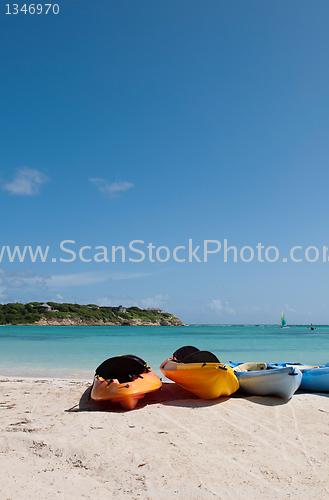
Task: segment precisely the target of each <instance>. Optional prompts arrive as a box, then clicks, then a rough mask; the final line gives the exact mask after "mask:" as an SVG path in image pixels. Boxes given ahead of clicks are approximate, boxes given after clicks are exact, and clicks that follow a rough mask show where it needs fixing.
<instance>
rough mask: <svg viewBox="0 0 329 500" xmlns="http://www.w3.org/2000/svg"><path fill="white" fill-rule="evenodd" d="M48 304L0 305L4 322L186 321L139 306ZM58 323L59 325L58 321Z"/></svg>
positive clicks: (23, 323)
mask: <svg viewBox="0 0 329 500" xmlns="http://www.w3.org/2000/svg"><path fill="white" fill-rule="evenodd" d="M46 304H47V305H48V306H49V310H47V307H42V303H41V302H29V303H28V304H21V303H18V302H15V303H9V304H0V324H1V325H26V324H34V323H38V322H44V321H46V322H47V323H55V322H58V323H60V324H61V323H63V324H67V321H70V323H74V322H77V323H79V324H104V323H105V324H106V323H107V324H108V323H112V324H117V325H125V324H127V325H130V324H143V323H148V324H150V323H152V324H168V325H182V324H183V323H182V322H181V321H180V320H179V319H178V318H177V317H176V316H174V315H173V314H170V313H164V312H159V311H157V310H156V309H154V310H152V309H139V308H138V307H127V308H126V312H119V311H118V310H116V309H112V308H110V307H102V306H97V305H96V304H88V305H80V304H69V303H62V304H58V303H56V302H47V303H46ZM58 323H56V324H58Z"/></svg>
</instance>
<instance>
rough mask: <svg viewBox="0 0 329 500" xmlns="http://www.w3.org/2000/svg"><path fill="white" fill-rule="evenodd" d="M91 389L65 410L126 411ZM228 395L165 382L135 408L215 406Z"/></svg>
mask: <svg viewBox="0 0 329 500" xmlns="http://www.w3.org/2000/svg"><path fill="white" fill-rule="evenodd" d="M90 391H91V386H90V387H88V389H86V391H85V392H84V393H83V395H82V396H81V398H80V401H79V403H77V404H76V405H74V406H73V407H72V408H69V409H67V410H65V411H67V412H85V411H100V412H111V413H124V412H126V411H127V410H124V409H123V408H122V406H121V405H120V404H119V403H112V402H111V401H101V402H100V401H93V400H92V399H90V398H89V394H90ZM230 397H231V398H235V399H245V400H248V401H251V402H253V403H255V404H260V405H264V406H280V405H284V404H286V403H287V400H284V399H280V398H275V397H265V396H250V395H246V394H244V393H242V392H240V391H238V392H236V393H235V394H232V396H230ZM230 397H228V396H223V397H220V398H217V399H212V400H206V399H200V398H199V397H198V396H195V395H194V394H192V393H191V392H188V391H186V390H185V389H183V388H182V387H180V386H179V385H177V384H174V383H172V382H164V383H163V385H162V388H161V390H159V391H156V392H151V393H149V394H146V395H145V396H144V397H143V398H142V399H140V400H139V401H138V403H137V406H136V408H134V410H139V409H141V408H145V406H147V405H155V404H160V405H164V406H178V407H182V408H191V409H193V408H203V407H208V406H215V405H218V404H221V403H224V402H225V401H227V400H228V399H230ZM131 411H132V410H131Z"/></svg>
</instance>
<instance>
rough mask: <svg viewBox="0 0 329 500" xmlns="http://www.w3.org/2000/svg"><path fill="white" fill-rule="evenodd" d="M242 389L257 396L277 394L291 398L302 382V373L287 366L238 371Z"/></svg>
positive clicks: (277, 395)
mask: <svg viewBox="0 0 329 500" xmlns="http://www.w3.org/2000/svg"><path fill="white" fill-rule="evenodd" d="M236 376H237V378H238V380H239V384H240V389H241V390H242V391H243V392H246V393H248V394H253V395H255V396H276V397H279V398H283V399H290V398H291V396H292V395H293V394H294V392H296V391H297V389H298V388H299V386H300V384H301V380H302V373H301V371H300V370H298V369H297V368H293V367H286V368H276V369H273V370H271V369H269V370H261V371H249V372H248V371H245V372H238V371H237V372H236Z"/></svg>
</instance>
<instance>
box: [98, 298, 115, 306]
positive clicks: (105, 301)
mask: <svg viewBox="0 0 329 500" xmlns="http://www.w3.org/2000/svg"><path fill="white" fill-rule="evenodd" d="M97 304H98V305H99V306H112V305H113V304H112V300H111V299H108V298H107V297H104V298H103V299H98V300H97Z"/></svg>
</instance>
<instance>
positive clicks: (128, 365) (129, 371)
mask: <svg viewBox="0 0 329 500" xmlns="http://www.w3.org/2000/svg"><path fill="white" fill-rule="evenodd" d="M148 371H149V368H148V366H147V364H146V363H145V361H144V360H143V359H141V358H139V357H138V356H133V355H132V354H127V355H125V356H115V357H113V358H109V359H106V360H105V361H103V363H101V364H100V365H99V366H98V367H97V368H96V371H95V375H98V376H99V377H102V378H103V379H105V380H113V379H117V380H118V382H119V383H120V384H123V383H125V382H130V381H131V380H132V379H133V378H135V377H138V376H139V375H141V374H142V373H146V372H148Z"/></svg>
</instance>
